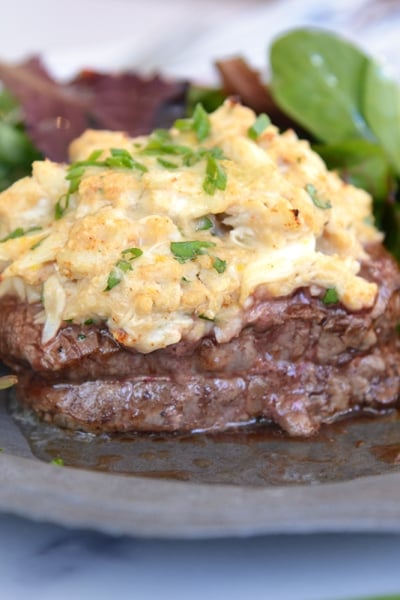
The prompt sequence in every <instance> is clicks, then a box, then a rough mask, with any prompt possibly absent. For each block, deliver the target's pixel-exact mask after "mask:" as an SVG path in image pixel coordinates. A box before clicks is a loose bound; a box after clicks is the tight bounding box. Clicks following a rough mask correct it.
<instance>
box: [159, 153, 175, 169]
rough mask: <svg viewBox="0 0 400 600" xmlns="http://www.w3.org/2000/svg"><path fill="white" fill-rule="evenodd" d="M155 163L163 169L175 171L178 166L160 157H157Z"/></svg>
mask: <svg viewBox="0 0 400 600" xmlns="http://www.w3.org/2000/svg"><path fill="white" fill-rule="evenodd" d="M157 162H158V163H159V164H160V165H161V166H162V167H165V169H177V168H178V166H179V165H177V164H176V163H174V162H171V161H170V160H166V159H165V158H161V157H160V156H157Z"/></svg>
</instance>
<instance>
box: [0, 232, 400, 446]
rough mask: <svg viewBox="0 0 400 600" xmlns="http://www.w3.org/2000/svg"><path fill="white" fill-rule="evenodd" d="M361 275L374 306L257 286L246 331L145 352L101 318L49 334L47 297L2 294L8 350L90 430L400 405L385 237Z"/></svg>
mask: <svg viewBox="0 0 400 600" xmlns="http://www.w3.org/2000/svg"><path fill="white" fill-rule="evenodd" d="M369 253H370V255H371V256H372V260H371V262H368V263H365V264H364V266H363V270H362V275H363V276H364V277H365V278H366V279H368V280H370V281H375V282H376V283H377V284H378V286H379V292H378V296H377V299H376V302H375V304H374V306H373V307H372V308H371V309H368V310H363V311H360V312H353V313H352V312H349V311H348V310H347V309H346V308H344V307H343V306H342V305H341V304H339V303H336V304H324V302H323V301H322V300H321V297H315V296H312V295H311V293H310V290H308V289H299V290H297V291H296V292H295V293H294V294H292V295H291V296H289V297H281V298H267V297H265V294H264V293H263V289H262V288H259V289H258V290H257V292H256V294H255V295H254V299H253V303H252V305H251V306H250V307H249V308H248V309H247V310H246V311H245V312H244V313H243V327H242V330H241V332H240V334H239V335H238V336H237V337H235V338H234V339H232V340H231V341H230V342H228V343H222V344H221V343H220V344H218V343H217V342H216V340H215V339H214V338H213V337H205V338H202V339H201V340H199V341H197V342H195V343H189V342H185V341H181V342H179V343H177V344H175V345H172V346H169V347H166V348H163V349H159V350H156V351H154V352H150V353H148V354H141V353H140V352H137V351H135V350H132V349H131V348H128V347H124V346H123V345H121V344H120V343H118V342H117V341H116V340H115V339H114V338H113V337H112V336H111V335H110V333H109V332H108V330H107V328H106V327H105V326H102V325H96V324H90V325H83V326H81V327H80V326H78V325H75V324H69V323H64V325H63V327H62V328H61V329H60V330H59V332H58V334H57V335H56V337H55V338H53V339H52V340H51V341H49V342H47V343H46V344H43V343H42V342H41V326H40V325H37V324H35V315H36V314H37V313H38V312H39V311H40V308H41V307H40V305H37V304H36V305H35V304H28V303H21V302H20V301H16V299H15V298H13V297H11V296H8V297H5V298H2V299H1V301H0V302H1V310H0V354H1V357H2V359H3V360H4V361H5V362H6V363H7V364H8V365H9V366H11V367H12V368H13V369H14V370H15V371H17V372H18V376H19V384H18V388H17V390H18V396H19V398H20V399H21V400H22V402H23V403H24V404H25V405H27V406H29V407H31V408H33V409H34V411H36V412H37V413H38V414H39V415H40V416H41V417H42V418H44V419H45V420H46V421H49V422H54V423H56V424H59V425H62V426H67V427H71V428H79V429H82V430H86V431H95V432H96V431H103V432H104V431H105V432H113V431H130V430H135V431H192V430H207V429H218V430H222V429H226V428H228V427H230V426H232V425H237V424H244V423H248V422H251V421H254V420H255V419H266V420H268V421H272V422H275V423H277V424H279V425H280V427H281V428H282V429H283V430H285V431H287V432H288V433H289V434H290V435H295V436H308V435H311V434H312V433H313V432H315V431H316V430H318V428H319V426H320V424H321V423H329V422H332V421H333V420H335V419H337V418H339V417H341V416H343V415H346V414H347V413H353V412H355V411H356V412H357V411H365V410H369V411H381V410H385V409H387V408H389V407H393V406H396V404H397V402H398V399H399V391H400V340H399V339H398V333H397V330H396V326H397V324H398V322H400V294H399V290H400V275H399V271H398V268H397V265H396V264H395V262H394V261H393V259H392V258H391V257H390V256H389V255H388V254H387V253H386V251H385V250H384V249H383V247H382V246H381V245H379V244H378V245H375V246H374V247H372V248H369Z"/></svg>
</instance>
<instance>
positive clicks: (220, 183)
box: [203, 155, 227, 195]
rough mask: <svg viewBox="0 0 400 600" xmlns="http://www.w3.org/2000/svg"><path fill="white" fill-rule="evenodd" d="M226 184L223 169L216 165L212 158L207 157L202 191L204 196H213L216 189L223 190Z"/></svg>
mask: <svg viewBox="0 0 400 600" xmlns="http://www.w3.org/2000/svg"><path fill="white" fill-rule="evenodd" d="M226 183H227V177H226V172H225V170H224V168H223V167H222V166H221V165H219V164H218V162H217V159H216V158H215V157H214V156H212V155H208V156H207V166H206V176H205V179H204V182H203V190H204V191H205V192H206V194H210V195H213V194H214V193H215V192H216V190H217V189H218V190H225V189H226Z"/></svg>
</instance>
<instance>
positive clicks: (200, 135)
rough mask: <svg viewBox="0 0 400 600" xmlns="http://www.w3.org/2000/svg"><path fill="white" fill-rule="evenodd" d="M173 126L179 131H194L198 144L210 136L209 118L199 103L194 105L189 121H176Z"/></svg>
mask: <svg viewBox="0 0 400 600" xmlns="http://www.w3.org/2000/svg"><path fill="white" fill-rule="evenodd" d="M174 126H175V128H176V129H178V130H179V131H194V133H195V134H196V136H197V139H198V140H199V142H204V140H205V139H206V138H207V137H208V136H209V134H210V118H209V116H208V114H207V112H206V111H205V110H204V108H203V106H202V105H201V104H200V103H198V104H196V106H195V109H194V111H193V116H192V117H191V118H190V119H178V120H177V121H175V123H174Z"/></svg>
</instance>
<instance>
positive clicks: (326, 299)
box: [322, 288, 339, 304]
mask: <svg viewBox="0 0 400 600" xmlns="http://www.w3.org/2000/svg"><path fill="white" fill-rule="evenodd" d="M322 302H323V303H324V304H337V303H338V302H339V295H338V293H337V291H336V289H335V288H327V290H326V292H325V294H324V295H323V297H322Z"/></svg>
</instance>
